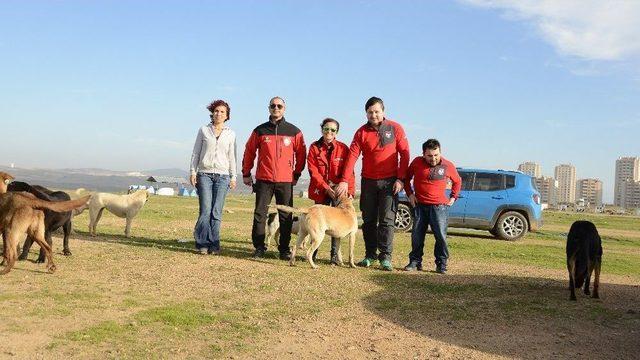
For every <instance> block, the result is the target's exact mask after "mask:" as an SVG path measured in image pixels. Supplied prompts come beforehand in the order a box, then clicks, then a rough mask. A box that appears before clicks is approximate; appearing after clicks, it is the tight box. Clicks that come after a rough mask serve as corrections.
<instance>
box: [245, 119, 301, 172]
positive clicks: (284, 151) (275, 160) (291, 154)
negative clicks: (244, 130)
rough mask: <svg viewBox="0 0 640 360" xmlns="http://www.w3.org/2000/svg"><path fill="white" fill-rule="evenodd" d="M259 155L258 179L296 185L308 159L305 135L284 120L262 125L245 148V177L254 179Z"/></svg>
mask: <svg viewBox="0 0 640 360" xmlns="http://www.w3.org/2000/svg"><path fill="white" fill-rule="evenodd" d="M256 152H257V154H258V163H257V166H256V179H257V180H263V181H271V182H293V179H296V180H297V179H298V178H299V177H300V174H302V170H304V166H305V164H306V158H307V147H306V145H305V143H304V137H303V136H302V132H301V131H300V129H298V128H297V127H296V126H294V125H293V124H291V123H289V122H286V121H285V119H284V118H282V120H280V121H278V122H277V123H275V124H274V123H272V122H271V121H267V122H266V123H263V124H260V125H258V127H256V128H255V129H254V130H253V132H252V133H251V136H249V140H247V144H246V145H245V149H244V156H243V158H242V176H250V175H251V170H252V169H253V164H254V162H255V159H256Z"/></svg>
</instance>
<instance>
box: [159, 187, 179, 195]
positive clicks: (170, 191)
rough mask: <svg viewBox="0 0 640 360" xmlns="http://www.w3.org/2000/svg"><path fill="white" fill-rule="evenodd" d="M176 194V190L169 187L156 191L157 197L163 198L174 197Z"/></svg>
mask: <svg viewBox="0 0 640 360" xmlns="http://www.w3.org/2000/svg"><path fill="white" fill-rule="evenodd" d="M175 193H176V192H175V190H173V189H172V188H168V187H163V188H160V189H158V190H157V191H156V195H162V196H173V195H175Z"/></svg>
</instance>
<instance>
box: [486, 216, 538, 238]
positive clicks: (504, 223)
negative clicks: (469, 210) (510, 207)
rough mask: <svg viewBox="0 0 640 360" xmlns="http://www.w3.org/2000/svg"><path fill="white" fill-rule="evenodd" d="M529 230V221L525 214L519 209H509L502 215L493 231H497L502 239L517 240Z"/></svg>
mask: <svg viewBox="0 0 640 360" xmlns="http://www.w3.org/2000/svg"><path fill="white" fill-rule="evenodd" d="M528 230H529V223H528V222H527V219H526V218H525V217H524V215H522V214H521V213H519V212H517V211H507V212H506V213H504V214H502V215H500V217H499V218H498V221H497V222H496V226H495V228H494V229H493V231H492V232H491V233H492V234H493V233H495V235H497V237H498V238H500V239H503V240H508V241H515V240H518V239H520V238H521V237H523V236H524V235H525V234H526V233H527V231H528Z"/></svg>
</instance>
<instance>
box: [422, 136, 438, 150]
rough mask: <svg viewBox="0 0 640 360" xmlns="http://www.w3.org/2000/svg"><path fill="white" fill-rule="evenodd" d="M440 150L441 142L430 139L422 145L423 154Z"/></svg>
mask: <svg viewBox="0 0 640 360" xmlns="http://www.w3.org/2000/svg"><path fill="white" fill-rule="evenodd" d="M435 149H440V141H438V140H436V139H429V140H427V141H425V142H424V144H422V152H423V153H424V152H425V151H427V150H435Z"/></svg>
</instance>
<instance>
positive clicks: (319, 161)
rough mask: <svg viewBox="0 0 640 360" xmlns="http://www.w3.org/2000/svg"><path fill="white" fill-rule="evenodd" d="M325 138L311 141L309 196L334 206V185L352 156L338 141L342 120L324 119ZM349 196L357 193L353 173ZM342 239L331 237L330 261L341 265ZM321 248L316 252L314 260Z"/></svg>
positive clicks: (323, 134)
mask: <svg viewBox="0 0 640 360" xmlns="http://www.w3.org/2000/svg"><path fill="white" fill-rule="evenodd" d="M320 128H321V129H322V137H321V138H320V139H318V140H317V141H315V142H314V143H312V144H311V146H310V147H309V156H307V167H308V169H309V175H311V181H310V182H309V198H310V199H312V200H313V201H315V203H316V204H324V205H333V201H334V200H335V198H336V193H335V190H334V186H335V185H336V184H338V183H339V182H340V181H341V176H342V173H343V171H344V165H345V163H346V160H347V157H348V156H349V147H348V146H347V145H345V144H344V143H342V142H340V141H338V140H336V136H337V135H338V131H339V130H340V123H338V121H337V120H335V119H332V118H326V119H324V120H322V124H320ZM348 183H349V190H348V193H349V195H351V196H353V195H354V194H355V176H354V173H353V172H352V173H351V174H350V178H349V180H348ZM339 241H340V239H338V238H332V239H331V264H334V265H338V254H337V251H336V250H337V247H338V242H339ZM317 254H318V251H317V250H316V252H315V253H314V254H313V257H314V259H315V257H316V255H317Z"/></svg>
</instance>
